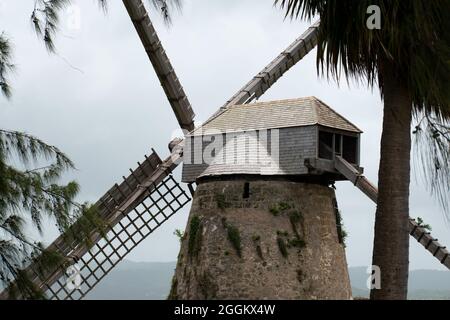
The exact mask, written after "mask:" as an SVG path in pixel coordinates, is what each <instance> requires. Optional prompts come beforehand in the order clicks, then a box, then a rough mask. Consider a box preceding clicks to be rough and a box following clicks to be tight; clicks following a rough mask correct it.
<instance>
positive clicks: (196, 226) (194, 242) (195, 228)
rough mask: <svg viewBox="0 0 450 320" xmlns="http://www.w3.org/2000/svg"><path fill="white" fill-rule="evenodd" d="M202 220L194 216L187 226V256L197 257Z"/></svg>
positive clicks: (200, 239)
mask: <svg viewBox="0 0 450 320" xmlns="http://www.w3.org/2000/svg"><path fill="white" fill-rule="evenodd" d="M202 237H203V235H202V220H201V219H200V217H198V216H194V217H192V219H191V222H190V224H189V242H188V254H189V256H190V257H198V253H199V252H200V249H201V242H202Z"/></svg>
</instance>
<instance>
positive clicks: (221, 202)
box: [214, 193, 230, 210]
mask: <svg viewBox="0 0 450 320" xmlns="http://www.w3.org/2000/svg"><path fill="white" fill-rule="evenodd" d="M214 199H215V200H216V203H217V207H218V208H219V209H222V210H223V209H226V208H228V207H229V206H230V204H229V203H228V202H227V201H226V199H225V195H224V194H222V193H218V194H216V195H214Z"/></svg>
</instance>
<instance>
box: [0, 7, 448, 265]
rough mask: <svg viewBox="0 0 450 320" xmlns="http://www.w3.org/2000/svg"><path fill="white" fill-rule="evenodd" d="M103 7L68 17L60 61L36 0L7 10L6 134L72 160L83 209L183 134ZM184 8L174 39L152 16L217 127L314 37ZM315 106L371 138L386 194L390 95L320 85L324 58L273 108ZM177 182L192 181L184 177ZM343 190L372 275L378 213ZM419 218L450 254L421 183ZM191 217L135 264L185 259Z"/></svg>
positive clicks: (283, 90)
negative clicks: (384, 140) (259, 77)
mask: <svg viewBox="0 0 450 320" xmlns="http://www.w3.org/2000/svg"><path fill="white" fill-rule="evenodd" d="M95 2H96V1H94V0H91V1H86V0H73V4H74V5H76V7H75V8H78V9H79V10H80V12H81V15H80V17H81V20H80V22H81V24H80V27H79V28H74V26H75V25H76V24H74V23H73V21H74V20H73V19H69V17H70V15H69V12H67V14H65V15H64V16H63V19H62V25H61V32H60V34H59V36H58V38H57V42H56V46H57V50H58V55H48V54H47V52H46V51H45V48H44V46H43V45H42V43H40V42H39V41H38V40H37V39H36V36H35V35H34V33H33V30H32V28H31V25H30V23H29V16H30V13H31V10H32V8H33V3H34V1H31V0H26V1H14V0H0V21H1V25H0V31H5V32H6V34H7V35H8V36H9V37H10V39H11V40H12V41H13V42H14V51H15V57H14V61H15V63H16V64H17V67H18V71H17V74H16V75H15V76H14V78H13V87H14V93H13V94H14V95H13V99H12V100H11V101H7V100H5V99H4V98H2V97H0V105H1V107H0V126H1V127H2V128H7V129H15V130H22V131H26V132H28V133H30V134H33V135H35V136H37V137H39V138H41V139H43V140H45V141H46V142H48V143H50V144H53V145H56V146H58V147H59V148H60V149H61V150H63V151H64V152H66V153H67V154H68V155H69V156H70V157H71V158H72V160H73V161H74V162H75V164H76V166H77V169H78V170H77V171H76V172H74V173H72V174H71V178H73V179H76V180H77V181H78V182H79V183H80V185H81V187H82V190H81V193H80V197H79V199H80V201H86V200H88V201H91V202H95V201H96V200H97V199H98V198H99V197H100V196H102V195H103V194H104V192H105V191H106V190H107V189H109V188H110V187H111V185H112V184H114V183H116V182H120V181H121V177H122V175H126V174H127V172H128V168H130V167H132V168H134V167H135V166H136V162H137V161H141V160H143V159H144V154H148V153H150V149H151V148H152V147H153V148H155V149H156V150H157V152H158V153H159V155H160V156H161V158H164V157H166V156H167V155H168V149H167V143H168V142H169V141H170V139H171V137H172V135H173V132H175V131H176V129H177V122H176V119H175V116H174V115H173V114H172V111H171V108H170V106H169V104H168V102H167V100H166V98H165V96H164V93H163V90H162V88H161V87H160V85H159V82H158V80H157V78H156V75H155V73H154V72H153V69H152V67H151V64H150V62H149V61H148V58H147V56H146V54H145V52H144V50H143V48H142V46H141V43H140V41H139V39H138V36H137V34H136V32H135V30H134V28H133V26H132V24H131V22H130V19H129V17H128V15H127V12H126V10H125V8H124V6H123V4H122V2H121V1H117V0H114V1H113V0H110V1H109V2H110V8H109V12H108V14H107V15H106V16H105V15H104V14H103V13H102V12H101V10H99V9H98V7H97V5H96V4H95ZM184 2H185V5H184V8H183V13H182V14H176V15H175V16H174V23H173V25H172V26H171V27H170V28H167V26H165V25H164V23H163V21H162V19H161V18H160V17H159V16H158V15H157V14H156V13H155V12H154V10H153V8H150V10H151V11H152V13H151V17H152V19H153V22H154V24H155V27H156V28H157V30H158V32H159V35H160V38H161V39H162V42H163V44H164V46H165V49H166V51H167V53H168V55H169V57H170V59H171V61H172V63H173V65H174V67H175V69H176V72H177V73H178V75H179V77H180V80H181V82H182V84H183V86H184V88H185V91H186V93H187V95H188V97H189V99H190V101H191V103H192V105H193V107H194V111H195V112H196V114H197V118H196V120H197V121H198V122H201V121H203V120H206V118H208V116H209V115H211V114H212V113H213V112H214V111H215V110H216V109H217V108H218V107H220V106H221V105H222V104H223V103H224V102H225V101H226V100H228V98H229V97H231V96H232V95H233V94H234V93H235V92H236V91H237V90H238V89H239V88H240V87H242V86H243V85H244V84H245V83H247V82H248V81H249V80H250V79H251V78H252V77H253V76H254V75H255V74H256V73H257V72H259V71H260V70H261V69H262V68H263V67H264V66H265V65H266V64H267V63H268V62H270V61H271V60H272V59H273V58H274V57H275V56H277V55H278V54H279V53H280V52H281V51H282V50H284V49H285V48H286V47H287V46H288V45H289V44H290V43H291V42H292V41H293V40H294V39H295V38H297V37H298V36H299V35H300V34H301V33H303V32H304V30H305V29H306V28H307V27H308V23H306V22H299V21H293V22H291V21H286V20H284V16H283V12H282V11H281V10H279V9H276V8H274V7H273V5H272V4H273V1H272V0H264V1H261V0H246V1H237V0H228V1H221V0H216V1H206V0H203V1H201V0H185V1H184ZM72 9H73V8H72ZM78 9H76V10H78ZM76 10H75V11H76ZM70 12H74V11H73V10H71V11H70ZM304 96H316V97H318V98H319V99H321V100H323V101H324V102H326V103H327V104H328V105H330V106H331V107H332V108H334V109H335V110H336V111H338V112H339V113H341V114H342V115H343V116H345V117H346V118H348V119H349V120H350V121H352V122H353V123H355V124H356V125H357V126H358V127H359V128H361V129H362V130H363V131H364V134H363V135H362V145H361V164H362V166H363V167H365V172H366V176H367V177H368V178H369V179H370V180H372V181H373V182H374V183H376V181H377V170H378V161H379V142H380V135H381V124H382V101H381V99H380V95H379V92H378V90H373V91H372V90H370V89H367V88H366V87H364V86H357V85H355V84H352V85H351V86H350V87H348V86H347V85H346V84H345V83H342V84H341V86H340V87H338V86H337V85H336V83H335V82H333V81H327V80H326V79H322V78H320V77H318V76H317V72H316V67H315V51H313V52H312V53H310V54H309V55H308V56H307V57H306V58H304V59H303V60H302V61H301V62H300V63H298V64H297V65H296V66H295V67H294V68H292V69H291V70H290V71H289V72H288V73H287V74H286V75H285V76H284V77H283V78H282V79H281V80H280V81H278V82H277V83H276V84H275V85H274V86H273V87H272V88H271V89H270V90H269V91H268V92H267V93H266V94H265V95H264V96H263V97H262V99H261V101H268V100H275V99H286V98H297V97H304ZM393 156H395V155H393ZM419 165H420V164H419ZM176 174H177V175H178V176H179V175H180V169H178V170H177V172H176ZM413 175H414V173H413ZM337 187H338V190H337V197H338V202H339V206H340V208H341V211H342V215H343V218H344V223H345V226H346V229H347V230H348V233H349V238H348V240H347V259H348V264H349V265H350V266H368V265H370V264H371V252H372V242H373V225H374V214H375V206H374V205H373V204H372V203H371V201H370V200H369V199H368V198H367V197H365V196H364V195H363V194H362V193H361V192H360V191H359V190H357V189H356V188H355V187H353V186H352V185H351V183H349V182H342V183H339V184H337ZM410 207H411V216H413V217H416V216H421V217H423V218H424V219H425V221H426V222H427V223H429V224H431V225H432V227H433V235H434V236H435V237H437V238H439V239H440V241H441V243H443V244H444V245H445V244H448V245H450V234H449V226H448V225H447V224H446V222H445V218H444V212H443V211H442V210H441V209H440V207H439V206H438V205H436V202H435V201H434V200H433V199H432V198H431V197H430V196H429V195H428V193H427V192H426V190H425V188H424V187H423V186H422V183H421V181H420V180H418V181H416V180H414V178H413V182H412V190H411V206H410ZM187 215H188V208H186V209H185V210H183V211H182V212H180V213H178V214H177V215H176V216H175V217H174V218H172V220H171V221H169V222H168V223H166V224H165V225H164V226H163V227H162V228H161V229H159V230H158V231H156V232H155V233H154V234H152V235H151V236H150V237H149V238H148V239H147V240H146V241H145V242H144V243H142V244H141V245H140V246H139V247H138V248H136V249H135V250H134V251H133V252H132V253H131V254H130V255H129V256H128V257H127V258H128V259H131V260H134V261H174V260H176V257H177V255H178V250H179V244H178V239H177V238H176V237H175V236H174V235H173V231H174V230H175V229H184V228H185V225H186V220H187ZM52 236H55V234H54V232H53V231H49V232H48V235H47V238H48V239H50V238H51V237H52ZM410 261H411V265H410V266H411V269H421V268H427V269H443V267H442V266H441V265H440V264H439V262H438V261H437V260H435V259H434V258H433V257H432V256H431V254H429V253H428V252H427V251H426V250H424V249H423V248H422V247H421V246H419V245H418V244H417V243H416V242H415V241H414V240H413V239H412V241H411V257H410Z"/></svg>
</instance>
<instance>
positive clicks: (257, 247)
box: [256, 244, 264, 260]
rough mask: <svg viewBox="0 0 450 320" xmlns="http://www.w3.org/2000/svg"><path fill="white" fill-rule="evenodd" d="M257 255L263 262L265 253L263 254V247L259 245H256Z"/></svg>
mask: <svg viewBox="0 0 450 320" xmlns="http://www.w3.org/2000/svg"><path fill="white" fill-rule="evenodd" d="M256 254H257V255H258V257H259V258H260V259H261V260H264V256H263V252H262V249H261V246H260V245H259V244H258V245H256Z"/></svg>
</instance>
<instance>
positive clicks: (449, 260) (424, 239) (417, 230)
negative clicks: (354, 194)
mask: <svg viewBox="0 0 450 320" xmlns="http://www.w3.org/2000/svg"><path fill="white" fill-rule="evenodd" d="M335 167H336V170H337V171H339V172H340V173H341V174H342V175H343V176H345V177H346V178H347V179H348V180H350V181H351V182H353V184H354V185H355V186H356V187H357V188H358V189H360V190H361V191H362V192H363V193H364V194H365V195H367V196H368V197H369V198H370V199H371V200H372V201H373V202H375V204H376V203H377V199H378V188H377V187H375V186H374V185H373V184H372V183H371V182H370V181H369V180H368V179H367V178H366V177H364V176H363V175H362V174H361V173H360V172H359V171H358V170H356V168H354V167H353V166H352V165H351V164H350V163H348V162H347V161H346V160H345V159H343V158H342V157H336V161H335ZM408 227H409V232H410V235H411V236H412V237H414V239H416V240H417V241H418V242H419V243H420V244H421V245H422V246H423V247H424V248H425V249H427V250H428V251H429V252H430V253H431V254H432V255H433V256H434V257H435V258H436V259H438V260H439V262H440V263H442V264H443V265H444V266H446V267H447V268H448V269H450V257H449V254H450V253H449V251H448V250H447V249H446V247H444V246H443V245H441V244H440V243H439V242H438V240H437V239H435V238H433V237H432V236H431V234H430V232H428V231H427V230H426V229H425V228H423V227H422V226H420V225H419V224H418V223H417V222H416V221H415V219H412V218H411V219H409V222H408Z"/></svg>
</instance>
